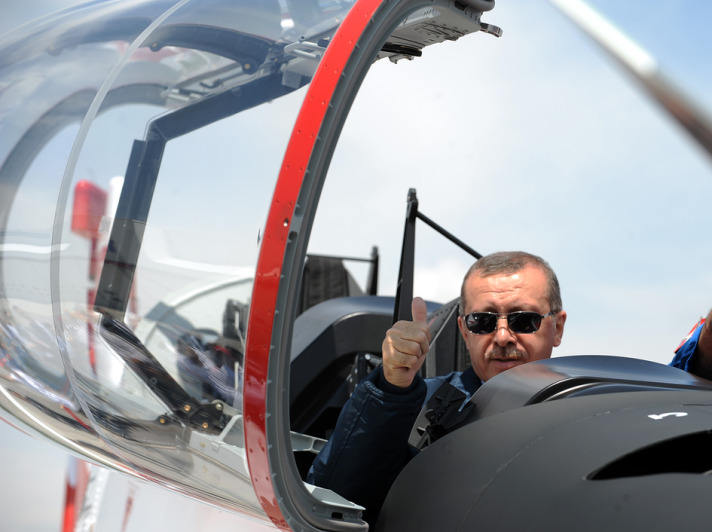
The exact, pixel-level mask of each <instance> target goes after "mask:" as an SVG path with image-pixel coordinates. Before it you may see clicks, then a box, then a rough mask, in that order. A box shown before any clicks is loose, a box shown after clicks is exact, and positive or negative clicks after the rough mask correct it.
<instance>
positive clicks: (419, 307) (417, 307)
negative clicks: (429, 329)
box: [410, 297, 428, 322]
mask: <svg viewBox="0 0 712 532" xmlns="http://www.w3.org/2000/svg"><path fill="white" fill-rule="evenodd" d="M410 309H411V312H412V313H413V321H421V322H426V321H428V307H427V306H426V305H425V301H424V300H423V298H422V297H414V298H413V302H412V303H411V306H410Z"/></svg>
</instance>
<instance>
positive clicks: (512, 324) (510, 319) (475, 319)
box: [464, 311, 558, 334]
mask: <svg viewBox="0 0 712 532" xmlns="http://www.w3.org/2000/svg"><path fill="white" fill-rule="evenodd" d="M557 312H558V311H555V312H549V313H548V314H543V315H542V314H537V313H536V312H531V311H519V312H510V313H509V314H497V313H496V312H472V313H470V314H468V315H467V316H465V318H464V319H465V326H466V327H467V329H468V330H469V331H470V332H471V333H474V334H490V333H492V332H494V331H496V330H497V321H498V320H499V319H500V318H507V326H508V327H509V330H510V331H512V332H513V333H517V334H530V333H535V332H537V331H538V330H539V327H541V320H543V319H544V318H548V317H549V316H553V315H554V314H556V313H557Z"/></svg>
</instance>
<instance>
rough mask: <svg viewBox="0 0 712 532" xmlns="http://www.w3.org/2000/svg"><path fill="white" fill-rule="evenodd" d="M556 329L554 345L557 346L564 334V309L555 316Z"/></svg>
mask: <svg viewBox="0 0 712 532" xmlns="http://www.w3.org/2000/svg"><path fill="white" fill-rule="evenodd" d="M554 319H555V320H556V331H555V333H554V347H559V345H561V339H562V338H563V336H564V325H565V324H566V311H565V310H562V311H561V312H559V313H558V314H556V316H554Z"/></svg>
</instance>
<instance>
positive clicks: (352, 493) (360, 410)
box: [307, 251, 712, 525]
mask: <svg viewBox="0 0 712 532" xmlns="http://www.w3.org/2000/svg"><path fill="white" fill-rule="evenodd" d="M412 311H413V321H399V322H397V323H396V324H395V325H393V327H392V328H391V329H389V330H388V332H387V333H386V338H385V339H384V341H383V366H382V367H381V368H378V369H377V370H375V371H373V372H372V373H371V374H370V375H369V376H368V377H367V378H366V379H365V380H364V382H362V383H361V384H359V386H358V387H357V388H356V390H354V393H353V394H352V396H351V399H350V400H349V401H348V402H347V403H346V404H345V405H344V408H343V410H342V412H341V415H340V416H339V419H338V422H337V424H336V427H335V429H334V433H333V435H332V437H331V438H330V439H329V442H328V443H327V444H326V446H325V447H324V449H323V450H322V452H321V453H320V454H319V456H317V458H316V459H315V460H314V463H313V465H312V468H311V469H310V471H309V475H308V478H307V481H308V482H310V483H312V484H315V485H317V486H322V487H325V488H330V489H332V490H333V491H335V492H336V493H338V494H340V495H342V496H343V497H346V498H347V499H349V500H351V501H353V502H355V503H358V504H360V505H362V506H364V507H365V508H366V512H365V513H364V518H365V519H366V521H368V522H369V523H371V524H372V525H373V524H375V521H376V519H377V517H378V513H379V512H380V508H381V506H382V504H383V501H384V499H385V497H386V494H387V493H388V490H389V489H390V486H391V485H392V483H393V481H394V480H395V478H396V476H397V475H398V473H399V472H400V471H401V470H402V469H403V468H404V467H405V465H406V464H407V463H408V461H409V460H410V459H411V458H412V456H413V453H412V451H411V449H410V447H409V446H408V437H409V435H410V431H411V428H412V426H413V424H414V422H415V420H416V418H417V416H418V414H419V412H420V410H421V408H422V407H423V405H424V403H425V402H426V401H427V400H428V398H429V397H430V396H431V395H432V394H433V393H434V392H435V390H437V388H438V387H439V386H440V385H441V384H442V383H443V382H449V383H450V384H451V385H453V386H455V387H456V388H458V389H460V390H461V391H463V392H464V393H465V395H466V397H467V399H469V398H470V397H471V396H472V394H473V393H474V392H475V391H476V390H477V389H478V388H479V387H480V386H481V385H482V383H483V382H484V381H487V380H488V379H490V378H492V377H493V376H495V375H497V374H499V373H501V372H502V371H505V370H507V369H510V368H512V367H514V366H517V365H520V364H524V363H526V362H531V361H534V360H541V359H545V358H549V357H550V356H551V353H552V350H553V348H554V347H557V346H558V345H559V344H560V343H561V339H562V336H563V333H564V324H565V323H566V312H565V311H564V310H563V306H562V302H561V293H560V289H559V282H558V280H557V277H556V274H555V273H554V271H553V270H552V269H551V267H550V266H549V264H548V263H547V262H546V261H544V260H543V259H541V258H540V257H537V256H535V255H531V254H529V253H525V252H519V251H515V252H500V253H494V254H492V255H488V256H486V257H483V258H482V259H480V260H478V261H477V262H475V264H474V265H473V266H472V267H471V268H470V270H469V271H468V272H467V274H466V275H465V278H464V280H463V283H462V289H461V294H460V314H459V316H458V326H459V329H460V333H461V334H462V337H463V339H464V341H465V344H466V345H467V349H468V351H469V354H470V360H471V363H472V367H470V368H468V369H467V370H466V371H464V372H453V373H450V374H449V375H446V376H443V377H436V378H433V379H423V378H422V377H420V375H418V370H419V369H420V368H421V366H422V365H423V362H424V360H425V356H426V354H427V353H428V349H429V345H430V340H431V337H430V327H429V324H428V322H427V310H426V307H425V302H424V301H423V300H422V299H420V298H415V299H414V300H413V306H412ZM707 321H708V322H712V312H710V316H708V320H707ZM711 328H712V326H710V325H709V324H708V325H707V326H704V320H702V321H701V322H700V323H699V324H698V325H697V326H696V328H695V329H694V330H693V333H691V335H690V336H689V337H688V338H687V340H686V341H685V342H684V343H683V344H682V345H681V346H680V347H679V348H678V350H677V351H676V356H675V358H674V360H673V362H672V363H671V364H672V365H673V366H675V367H678V368H681V369H684V370H686V371H690V372H691V373H695V374H697V375H699V376H701V377H705V378H712V331H710V330H709V329H711ZM467 399H466V400H467ZM424 481H426V480H425V479H424Z"/></svg>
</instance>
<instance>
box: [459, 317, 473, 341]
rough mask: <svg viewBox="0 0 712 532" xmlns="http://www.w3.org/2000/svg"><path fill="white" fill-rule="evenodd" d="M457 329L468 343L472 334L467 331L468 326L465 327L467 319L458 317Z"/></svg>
mask: <svg viewBox="0 0 712 532" xmlns="http://www.w3.org/2000/svg"><path fill="white" fill-rule="evenodd" d="M457 328H458V329H460V334H461V335H462V339H463V340H464V341H465V343H467V335H468V333H469V332H470V331H469V330H468V329H467V325H465V318H463V317H462V316H458V317H457Z"/></svg>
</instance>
